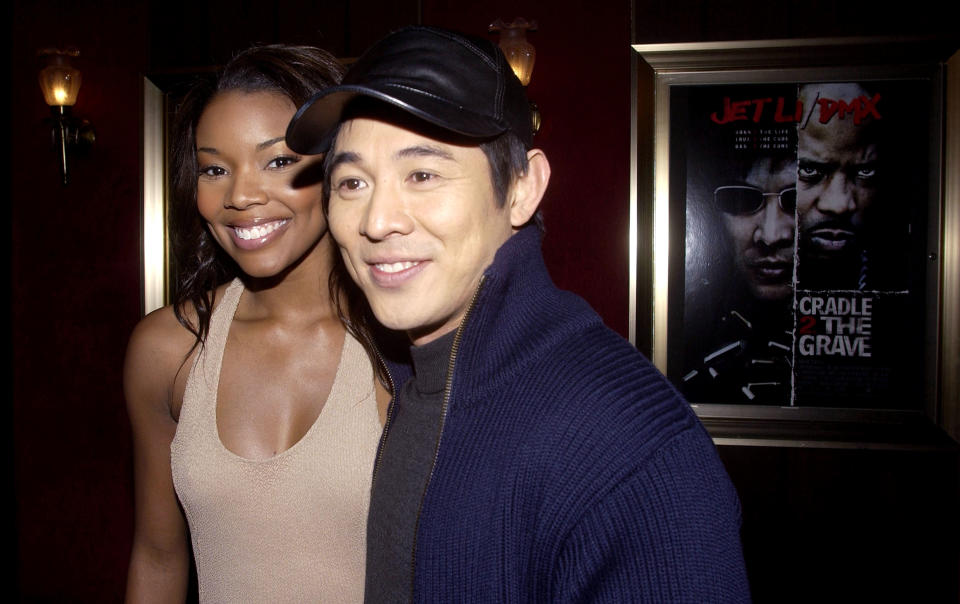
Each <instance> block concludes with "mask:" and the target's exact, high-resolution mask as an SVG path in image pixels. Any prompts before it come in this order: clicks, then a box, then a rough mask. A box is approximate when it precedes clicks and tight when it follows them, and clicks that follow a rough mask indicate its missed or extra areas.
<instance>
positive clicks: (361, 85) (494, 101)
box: [286, 27, 533, 154]
mask: <svg viewBox="0 0 960 604" xmlns="http://www.w3.org/2000/svg"><path fill="white" fill-rule="evenodd" d="M357 96H366V97H371V98H374V99H379V100H380V101H383V102H385V103H389V104H391V105H393V106H395V107H398V108H400V109H402V110H403V111H406V112H408V113H410V114H412V115H414V116H416V117H418V118H420V119H422V120H425V121H427V122H429V123H431V124H433V125H435V126H438V127H440V128H441V129H443V130H447V131H450V132H452V133H455V134H458V135H461V136H465V137H467V138H472V139H489V138H493V137H495V136H497V135H500V134H502V133H504V132H506V131H508V130H510V131H513V132H514V133H515V134H516V135H517V136H518V137H520V140H522V141H523V142H524V144H525V145H526V146H527V148H530V147H531V146H532V143H533V125H532V121H531V116H530V103H529V102H528V101H527V97H526V94H525V93H524V90H523V85H522V84H520V80H519V79H517V76H516V75H514V73H513V70H511V69H510V65H509V63H507V60H506V58H504V56H503V53H502V52H501V51H500V49H499V48H498V47H497V46H496V45H495V44H493V42H491V41H489V40H484V39H480V38H468V37H465V36H463V35H460V34H457V33H454V32H452V31H448V30H443V29H437V28H432V27H407V28H404V29H401V30H398V31H396V32H394V33H392V34H390V35H388V36H386V37H385V38H383V39H382V40H380V41H379V42H377V43H376V44H374V45H373V46H372V47H371V48H370V49H369V50H368V51H367V52H365V53H364V54H363V55H362V56H361V57H360V58H359V59H358V60H357V62H356V63H354V64H353V65H352V66H351V67H350V69H349V70H348V71H347V74H346V75H345V76H344V78H343V81H342V82H341V84H340V85H338V86H332V87H330V88H327V89H325V90H323V91H321V92H319V93H317V94H316V95H314V96H313V98H311V99H310V100H309V101H307V102H306V103H305V104H304V105H303V107H301V108H300V109H299V110H298V111H297V113H296V115H294V116H293V120H291V122H290V125H289V126H288V127H287V140H286V143H287V146H289V147H290V148H291V149H293V150H294V151H296V152H297V153H306V154H316V153H323V152H325V151H326V150H327V148H328V147H329V146H330V138H331V136H332V134H333V132H332V130H333V128H334V126H336V125H337V123H338V122H339V121H340V119H341V116H342V114H343V109H344V107H346V105H347V104H348V103H349V102H350V100H351V99H353V98H355V97H357Z"/></svg>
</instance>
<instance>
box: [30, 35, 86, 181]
mask: <svg viewBox="0 0 960 604" xmlns="http://www.w3.org/2000/svg"><path fill="white" fill-rule="evenodd" d="M79 54H80V51H78V50H77V49H75V48H71V49H67V50H59V49H54V48H47V49H44V50H41V51H39V52H38V53H37V56H39V57H40V58H41V62H42V67H41V69H40V74H39V77H38V80H39V82H40V89H41V90H42V91H43V99H44V100H45V101H46V102H47V105H49V106H50V113H51V116H52V117H51V118H49V119H48V120H46V121H47V122H48V123H50V124H51V130H50V136H51V142H52V143H53V146H54V147H55V148H57V149H58V151H59V153H60V175H61V176H62V177H63V184H64V185H66V184H67V183H69V182H70V173H69V168H68V163H67V156H68V151H74V150H76V151H85V150H86V149H89V148H90V146H91V145H93V142H94V141H95V140H96V134H95V133H94V130H93V126H91V125H90V122H88V121H87V120H84V119H80V118H76V117H73V116H72V115H70V112H71V109H70V108H71V107H73V105H74V104H75V103H76V102H77V94H78V93H79V92H80V82H81V80H82V77H81V74H80V70H79V69H77V68H76V67H74V66H73V63H72V59H73V58H75V57H77V56H78V55H79Z"/></svg>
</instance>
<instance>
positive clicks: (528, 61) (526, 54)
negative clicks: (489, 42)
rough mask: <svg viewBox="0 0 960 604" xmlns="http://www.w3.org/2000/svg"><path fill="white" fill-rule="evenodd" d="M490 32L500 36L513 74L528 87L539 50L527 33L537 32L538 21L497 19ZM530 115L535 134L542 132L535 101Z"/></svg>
mask: <svg viewBox="0 0 960 604" xmlns="http://www.w3.org/2000/svg"><path fill="white" fill-rule="evenodd" d="M489 31H492V32H493V31H495V32H497V33H498V34H500V43H499V46H500V49H501V50H502V51H503V54H504V55H505V56H506V58H507V62H508V63H510V67H511V68H512V69H513V73H515V74H517V78H519V79H520V83H521V84H523V86H524V87H526V86H527V85H528V84H530V79H531V77H533V64H534V62H535V61H536V59H537V50H536V49H535V48H534V47H533V44H531V43H530V42H529V41H528V40H527V31H537V22H536V21H527V20H526V19H523V18H522V17H518V18H516V19H514V20H513V21H512V22H510V23H504V22H503V20H502V19H497V20H496V21H494V22H493V23H491V24H490V27H489ZM530 114H531V116H532V118H533V124H532V126H533V133H534V134H536V133H537V132H539V131H540V109H539V108H538V107H537V104H536V103H534V102H533V101H531V102H530Z"/></svg>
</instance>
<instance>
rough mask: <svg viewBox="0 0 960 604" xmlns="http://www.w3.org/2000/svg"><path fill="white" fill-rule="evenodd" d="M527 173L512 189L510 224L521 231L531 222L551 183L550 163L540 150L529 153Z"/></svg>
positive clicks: (531, 150)
mask: <svg viewBox="0 0 960 604" xmlns="http://www.w3.org/2000/svg"><path fill="white" fill-rule="evenodd" d="M527 162H528V167H527V173H526V174H524V175H522V176H521V177H520V178H518V179H517V180H516V182H514V183H513V187H511V189H510V224H511V226H513V228H515V229H519V228H520V227H522V226H523V225H525V224H527V222H529V221H530V218H531V217H532V216H533V214H534V212H536V211H537V207H538V206H539V205H540V200H541V199H543V194H544V193H546V191H547V183H548V182H550V162H548V161H547V156H546V155H544V153H543V151H541V150H540V149H530V150H529V151H527Z"/></svg>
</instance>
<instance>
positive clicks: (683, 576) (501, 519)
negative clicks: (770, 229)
mask: <svg viewBox="0 0 960 604" xmlns="http://www.w3.org/2000/svg"><path fill="white" fill-rule="evenodd" d="M461 329H462V333H461V336H460V342H459V349H458V351H457V352H456V353H455V354H456V356H455V365H454V369H453V380H452V386H451V390H450V399H449V404H448V407H447V411H446V416H445V419H444V424H443V430H442V434H441V437H440V444H439V449H438V454H437V459H436V462H435V464H434V468H433V473H432V476H431V478H430V481H429V484H428V486H427V490H426V493H425V496H424V500H423V506H422V509H421V513H420V518H419V524H418V530H417V540H416V546H415V552H414V577H413V580H412V584H413V594H412V599H413V601H416V602H502V603H507V602H551V603H553V602H658V603H663V602H696V603H703V602H745V601H749V598H750V596H749V588H748V585H747V578H746V572H745V568H744V562H743V555H742V551H741V545H740V538H739V530H740V508H739V502H738V498H737V494H736V491H735V489H734V487H733V485H732V483H731V482H730V480H729V478H728V476H727V474H726V471H725V470H724V467H723V465H722V464H721V462H720V460H719V457H718V456H717V452H716V449H715V447H714V445H713V443H712V441H711V440H710V438H709V436H708V435H707V433H706V431H705V430H704V428H703V427H702V425H701V424H700V423H699V421H698V419H697V418H696V416H695V415H694V413H693V412H692V410H691V409H690V407H689V405H687V403H686V402H685V401H684V400H683V399H682V398H681V397H680V395H679V394H678V393H677V391H676V390H675V389H674V388H673V387H672V385H670V384H669V382H668V381H667V380H666V378H665V377H664V376H663V375H662V374H661V373H660V372H659V371H657V369H656V368H654V367H653V366H652V365H651V363H650V362H649V361H648V360H647V359H646V358H645V357H644V356H643V355H641V354H640V353H639V352H638V351H637V350H636V349H635V348H634V347H633V346H631V345H630V344H629V343H628V342H626V341H625V340H624V339H623V338H621V337H620V336H619V335H617V334H616V333H614V332H613V331H611V330H610V329H608V328H607V327H605V326H604V325H603V324H602V322H601V320H600V318H599V316H598V315H597V314H596V313H595V312H594V311H593V310H592V309H591V308H590V307H589V305H588V304H587V303H586V302H585V301H583V300H582V299H580V298H579V297H577V296H576V295H574V294H572V293H569V292H564V291H561V290H559V289H557V288H556V287H555V286H554V285H553V283H552V282H551V280H550V277H549V275H548V273H547V270H546V267H545V265H544V263H543V258H542V255H541V251H540V234H539V231H538V230H537V229H536V228H534V227H527V228H525V229H523V230H521V231H520V232H519V233H517V234H515V235H514V236H512V237H511V238H510V239H509V240H508V241H507V242H506V243H505V244H504V245H503V246H502V247H501V249H500V250H499V251H498V252H497V255H496V258H495V259H494V262H493V264H492V265H491V267H490V268H489V269H488V270H487V271H486V273H485V277H484V281H483V282H482V284H481V287H480V291H479V295H478V297H477V298H476V301H475V303H474V305H473V306H472V309H471V311H470V312H469V314H468V316H467V319H466V321H465V323H464V325H463V326H462V328H461ZM390 372H391V375H392V378H393V380H394V382H395V383H396V384H398V385H399V384H402V383H403V382H404V381H405V380H406V379H407V378H408V377H409V375H410V368H409V367H408V366H406V365H402V364H395V363H390ZM387 429H388V430H389V426H388V428H387Z"/></svg>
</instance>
